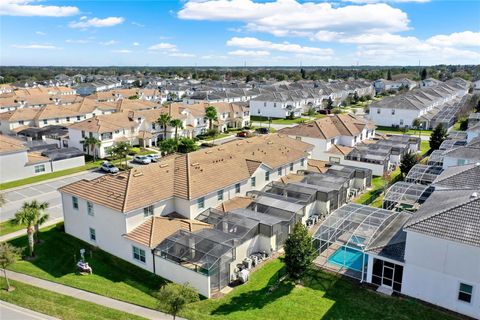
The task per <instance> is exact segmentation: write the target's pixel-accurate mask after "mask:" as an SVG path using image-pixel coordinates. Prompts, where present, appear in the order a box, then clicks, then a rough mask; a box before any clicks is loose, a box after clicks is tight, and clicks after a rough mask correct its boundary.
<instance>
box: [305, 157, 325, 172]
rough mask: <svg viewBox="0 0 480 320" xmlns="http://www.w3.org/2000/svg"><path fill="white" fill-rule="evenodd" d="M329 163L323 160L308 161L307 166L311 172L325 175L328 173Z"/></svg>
mask: <svg viewBox="0 0 480 320" xmlns="http://www.w3.org/2000/svg"><path fill="white" fill-rule="evenodd" d="M327 163H328V162H326V161H322V160H314V159H308V162H307V165H308V170H309V171H315V172H320V173H325V172H327V171H328V168H327V167H326V164H327Z"/></svg>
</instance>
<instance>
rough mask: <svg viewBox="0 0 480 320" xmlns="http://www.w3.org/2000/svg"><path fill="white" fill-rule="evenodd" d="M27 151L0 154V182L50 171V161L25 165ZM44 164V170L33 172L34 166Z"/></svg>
mask: <svg viewBox="0 0 480 320" xmlns="http://www.w3.org/2000/svg"><path fill="white" fill-rule="evenodd" d="M27 161H28V158H27V152H26V151H21V152H15V153H4V154H1V155H0V177H1V180H2V182H8V181H14V180H20V179H24V178H28V177H32V176H35V175H40V174H45V173H50V172H52V171H51V166H50V162H49V161H46V162H39V163H34V164H30V165H27ZM39 165H44V166H45V171H44V172H39V173H35V166H39Z"/></svg>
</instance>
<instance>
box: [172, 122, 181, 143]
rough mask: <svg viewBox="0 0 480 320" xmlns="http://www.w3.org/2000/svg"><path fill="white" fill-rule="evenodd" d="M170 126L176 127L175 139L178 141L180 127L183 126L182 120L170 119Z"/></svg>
mask: <svg viewBox="0 0 480 320" xmlns="http://www.w3.org/2000/svg"><path fill="white" fill-rule="evenodd" d="M170 126H172V127H174V128H175V140H176V141H178V129H182V128H183V123H182V120H180V119H173V120H171V121H170Z"/></svg>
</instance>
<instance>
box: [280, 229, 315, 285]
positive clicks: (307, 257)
mask: <svg viewBox="0 0 480 320" xmlns="http://www.w3.org/2000/svg"><path fill="white" fill-rule="evenodd" d="M315 255H316V252H315V248H314V247H313V244H312V237H311V236H310V235H309V234H308V230H307V228H306V227H305V226H304V225H303V224H302V223H301V222H297V223H296V224H295V226H294V228H293V232H292V233H291V234H290V235H289V236H288V238H287V240H286V241H285V265H286V267H287V273H288V275H289V276H290V277H291V278H292V279H299V278H300V277H301V276H302V275H303V273H304V272H305V271H306V270H307V269H308V268H309V267H310V265H311V264H312V262H313V259H315Z"/></svg>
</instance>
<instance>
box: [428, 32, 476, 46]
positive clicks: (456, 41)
mask: <svg viewBox="0 0 480 320" xmlns="http://www.w3.org/2000/svg"><path fill="white" fill-rule="evenodd" d="M427 43H429V44H432V45H440V46H446V47H454V46H466V47H478V46H480V32H472V31H464V32H455V33H452V34H449V35H443V34H440V35H436V36H433V37H431V38H429V39H427Z"/></svg>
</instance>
